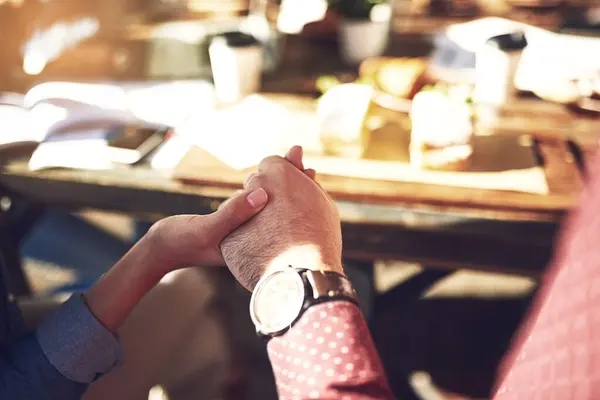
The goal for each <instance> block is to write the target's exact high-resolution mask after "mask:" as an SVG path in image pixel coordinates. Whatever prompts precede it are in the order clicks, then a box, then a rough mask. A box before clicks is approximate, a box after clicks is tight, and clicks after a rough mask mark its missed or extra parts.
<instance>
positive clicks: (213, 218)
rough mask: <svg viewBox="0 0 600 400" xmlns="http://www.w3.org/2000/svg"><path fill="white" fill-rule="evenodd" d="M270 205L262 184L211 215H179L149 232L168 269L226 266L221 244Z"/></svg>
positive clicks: (162, 221)
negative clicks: (261, 186) (266, 205)
mask: <svg viewBox="0 0 600 400" xmlns="http://www.w3.org/2000/svg"><path fill="white" fill-rule="evenodd" d="M265 204H267V193H266V192H265V190H264V189H263V188H260V187H258V186H255V187H252V188H250V189H248V190H245V191H243V192H241V193H239V194H238V195H236V196H234V197H233V198H231V199H229V200H228V201H227V202H226V203H225V204H224V205H223V207H221V208H220V209H219V210H218V211H217V212H215V213H213V214H210V215H176V216H173V217H168V218H165V219H163V220H161V221H158V222H157V223H156V224H154V225H153V226H152V228H151V229H150V231H149V232H148V238H149V239H150V240H149V242H150V243H152V246H153V247H154V249H155V253H156V257H157V258H159V259H161V260H162V263H163V268H164V271H163V273H168V272H170V271H172V270H174V269H178V268H183V267H186V266H193V265H195V266H212V265H224V264H225V262H224V261H223V257H222V256H221V250H220V249H219V245H220V244H221V241H222V240H223V239H224V238H225V237H226V236H227V235H229V234H230V233H231V232H232V231H233V230H235V229H236V228H238V227H239V226H240V225H242V224H244V223H245V222H246V221H247V220H249V219H250V218H252V217H253V216H254V215H255V214H256V213H258V212H259V211H260V210H262V208H263V207H264V206H265Z"/></svg>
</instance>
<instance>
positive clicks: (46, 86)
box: [0, 81, 214, 169]
mask: <svg viewBox="0 0 600 400" xmlns="http://www.w3.org/2000/svg"><path fill="white" fill-rule="evenodd" d="M213 109H214V101H213V94H212V86H211V85H210V84H208V83H206V82H203V81H175V82H151V83H124V84H118V85H117V84H109V83H106V84H105V83H73V82H48V83H43V84H40V85H37V86H35V87H33V88H32V89H31V90H29V92H28V93H26V94H25V95H18V94H3V95H0V152H1V151H3V150H8V149H10V148H11V147H15V146H20V145H31V144H39V145H38V147H37V149H36V150H35V152H34V153H33V155H32V157H31V160H30V163H29V166H30V168H31V169H41V168H49V167H68V168H86V169H104V168H110V167H112V166H113V164H114V163H115V162H118V163H129V162H135V161H136V160H135V157H132V156H131V152H130V154H129V156H127V155H125V152H123V151H121V152H120V153H117V152H115V149H114V148H111V140H112V141H114V140H113V139H114V135H115V130H116V129H117V130H118V129H121V130H124V129H125V127H137V128H143V129H149V130H152V129H154V130H157V131H160V130H163V131H164V130H166V129H168V128H171V127H177V126H179V125H181V124H183V123H185V121H186V120H187V119H188V118H189V117H190V115H192V114H198V113H200V111H202V110H207V111H212V110H213ZM149 145H150V144H148V146H149ZM119 147H120V148H122V149H124V150H133V149H131V148H128V147H131V146H127V145H120V146H119Z"/></svg>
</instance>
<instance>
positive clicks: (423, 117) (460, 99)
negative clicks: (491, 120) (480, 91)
mask: <svg viewBox="0 0 600 400" xmlns="http://www.w3.org/2000/svg"><path fill="white" fill-rule="evenodd" d="M410 117H411V123H412V131H411V141H410V163H411V164H412V165H414V166H416V167H418V168H423V169H435V170H451V171H455V170H463V169H465V168H467V166H468V162H469V160H470V158H471V155H472V153H473V147H472V144H471V139H472V136H473V112H472V107H471V104H470V88H468V87H463V86H451V87H446V86H442V85H438V86H435V87H427V88H426V89H425V90H422V91H421V92H419V93H417V95H416V96H415V97H414V99H413V103H412V109H411V113H410Z"/></svg>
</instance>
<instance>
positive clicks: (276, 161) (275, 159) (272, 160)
mask: <svg viewBox="0 0 600 400" xmlns="http://www.w3.org/2000/svg"><path fill="white" fill-rule="evenodd" d="M277 165H279V166H284V165H288V166H289V165H290V164H289V162H288V161H286V160H285V159H283V158H281V157H279V156H270V157H267V158H265V159H263V160H262V161H261V162H260V164H258V171H259V172H265V171H268V170H269V169H271V168H273V167H274V166H277Z"/></svg>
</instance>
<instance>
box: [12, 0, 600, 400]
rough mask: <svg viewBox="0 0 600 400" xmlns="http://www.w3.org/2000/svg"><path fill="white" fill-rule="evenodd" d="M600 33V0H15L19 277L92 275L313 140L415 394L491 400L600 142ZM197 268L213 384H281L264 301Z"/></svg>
mask: <svg viewBox="0 0 600 400" xmlns="http://www.w3.org/2000/svg"><path fill="white" fill-rule="evenodd" d="M599 36H600V2H598V1H596V0H389V1H386V0H103V1H92V0H31V1H30V0H0V43H1V45H0V92H1V94H0V96H1V97H0V100H1V104H0V106H2V109H0V160H1V161H2V162H1V164H2V165H3V167H2V170H0V197H1V198H2V202H0V203H1V205H2V213H3V214H5V215H9V217H10V218H9V219H12V220H11V221H9V223H8V225H6V227H3V228H2V233H3V235H4V236H2V237H3V239H2V240H4V245H3V246H4V248H5V250H3V251H8V252H10V254H12V256H13V257H12V259H13V260H15V264H19V267H20V263H19V261H18V260H21V259H22V260H23V263H22V266H23V268H22V270H21V271H22V275H19V273H16V274H15V277H14V279H13V280H14V281H15V282H17V283H20V286H19V285H17V286H19V288H18V289H17V290H16V292H17V293H18V294H21V295H23V296H25V297H32V296H33V297H48V296H54V295H56V294H57V293H58V294H65V293H70V292H72V291H75V290H85V289H86V288H88V287H89V286H90V285H91V284H92V283H93V282H94V281H95V280H96V279H97V278H98V277H99V276H100V275H101V274H102V273H104V272H105V271H106V270H107V269H108V268H109V267H110V266H111V265H113V264H114V263H115V262H116V261H117V260H118V259H119V258H120V257H121V256H122V255H123V254H124V253H125V252H126V251H127V250H128V248H129V247H130V246H131V245H132V244H133V243H135V241H136V240H137V239H138V238H139V237H140V236H141V235H143V234H144V232H145V231H146V230H147V229H148V228H149V226H151V224H152V223H153V222H154V221H156V220H158V219H159V218H161V217H162V216H165V215H169V214H173V213H179V212H198V213H205V212H211V211H214V210H216V208H217V207H218V205H219V204H220V203H221V202H222V201H223V200H224V199H225V198H226V197H227V196H228V195H229V194H231V193H233V190H235V189H236V188H237V187H239V184H240V182H241V180H242V179H243V176H244V174H245V173H247V172H248V171H249V170H250V169H251V168H252V167H253V166H255V165H256V164H257V163H258V161H260V159H261V158H262V157H264V156H266V155H269V154H272V153H276V154H280V153H282V152H284V149H285V148H286V146H289V145H291V144H302V145H303V146H304V148H305V153H306V154H307V156H308V160H307V164H306V165H307V166H308V167H311V166H312V167H314V168H315V169H317V170H318V171H319V173H320V179H321V180H322V181H321V183H322V184H323V185H324V187H325V188H326V189H327V190H328V191H330V192H331V193H332V195H333V197H334V198H335V199H336V200H338V204H339V207H340V212H341V215H342V220H343V224H344V235H345V239H346V247H345V256H346V260H345V263H346V265H347V270H348V274H349V275H350V277H351V278H352V279H353V281H354V283H355V285H356V287H357V290H358V292H359V295H360V297H361V306H362V307H363V310H364V311H365V314H366V316H367V319H368V321H369V324H370V327H371V330H372V333H373V335H374V338H375V342H376V345H377V347H378V349H379V351H380V354H381V355H382V358H383V362H384V364H385V366H386V369H387V372H388V374H389V378H390V381H391V383H392V386H393V389H394V391H395V394H396V395H397V397H398V398H401V399H425V400H434V399H436V400H437V399H460V398H464V399H467V398H478V399H479V398H481V399H484V398H489V396H490V393H491V391H492V389H493V382H494V378H495V376H496V373H497V370H498V367H499V365H500V362H501V360H502V357H503V356H504V354H505V352H506V350H507V349H508V347H509V345H510V342H511V340H512V338H513V335H514V333H515V332H516V329H517V327H518V325H519V323H520V321H521V320H522V318H523V316H524V315H525V313H526V310H527V308H528V306H529V303H530V300H531V298H532V296H533V295H534V294H535V289H536V287H537V282H538V281H539V279H540V277H541V276H542V275H543V273H544V270H545V267H546V265H547V264H548V262H549V260H550V257H551V252H552V249H553V243H554V237H555V235H556V232H557V230H558V228H559V227H560V223H561V222H562V221H563V218H564V215H565V214H566V213H567V212H568V210H569V209H570V208H571V207H572V206H573V205H574V204H575V203H576V201H577V198H578V195H579V193H580V191H581V189H582V187H583V182H584V178H585V167H586V164H587V162H588V161H589V159H590V157H591V155H592V154H593V153H595V150H596V145H597V142H598V132H599V131H598V129H597V128H598V127H600V124H599V123H598V122H599V121H598V119H599V115H600V105H598V103H597V102H598V98H599V95H600V57H599V56H598V54H600V51H598V50H600V39H598V37H599ZM321 175H322V176H321ZM2 213H0V215H2ZM2 221H4V219H0V222H2ZM6 249H8V250H6ZM199 273H200V274H201V275H202V279H203V280H204V281H205V282H206V285H204V286H203V287H202V288H199V290H200V289H201V290H203V291H204V292H203V293H204V294H205V295H206V297H207V298H209V299H210V301H208V302H206V304H207V305H206V310H204V311H202V312H203V318H205V319H206V320H207V321H209V320H210V321H212V322H211V323H212V324H213V325H214V326H216V328H215V329H213V330H211V331H210V332H207V335H216V336H219V337H225V338H226V340H225V341H224V344H223V346H224V348H223V353H222V354H227V356H223V358H224V359H226V365H227V368H226V369H225V372H223V376H220V377H218V378H214V377H213V376H212V375H210V374H209V373H208V372H207V371H205V370H200V372H199V376H204V377H205V379H206V381H207V385H212V386H214V388H211V390H207V392H206V393H204V394H202V395H200V397H198V396H196V397H195V398H215V399H216V398H219V399H220V398H222V399H226V398H227V399H229V398H231V399H245V398H247V399H265V400H266V399H270V398H275V397H276V394H275V390H274V383H273V378H272V373H271V370H270V365H269V363H268V359H267V358H266V353H265V344H264V342H262V341H261V340H259V339H258V338H256V337H255V334H254V328H253V326H252V324H251V322H250V319H249V316H248V313H247V305H248V301H249V294H248V293H246V292H245V290H243V289H242V288H240V287H238V286H237V285H236V284H235V282H234V281H233V279H232V278H231V276H230V275H229V273H228V271H227V270H224V269H223V270H220V269H214V270H202V271H200V272H199ZM207 342H210V338H209V337H207ZM166 368H168V366H166ZM155 395H156V396H158V395H157V394H156V392H155ZM188 395H189V393H188ZM195 395H197V394H195ZM160 396H165V397H167V396H169V394H168V393H162V394H160ZM177 396H181V397H177ZM185 396H186V394H185V393H183V394H182V393H181V392H178V393H177V394H172V397H171V398H173V399H178V398H182V399H183V398H186V397H185Z"/></svg>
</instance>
